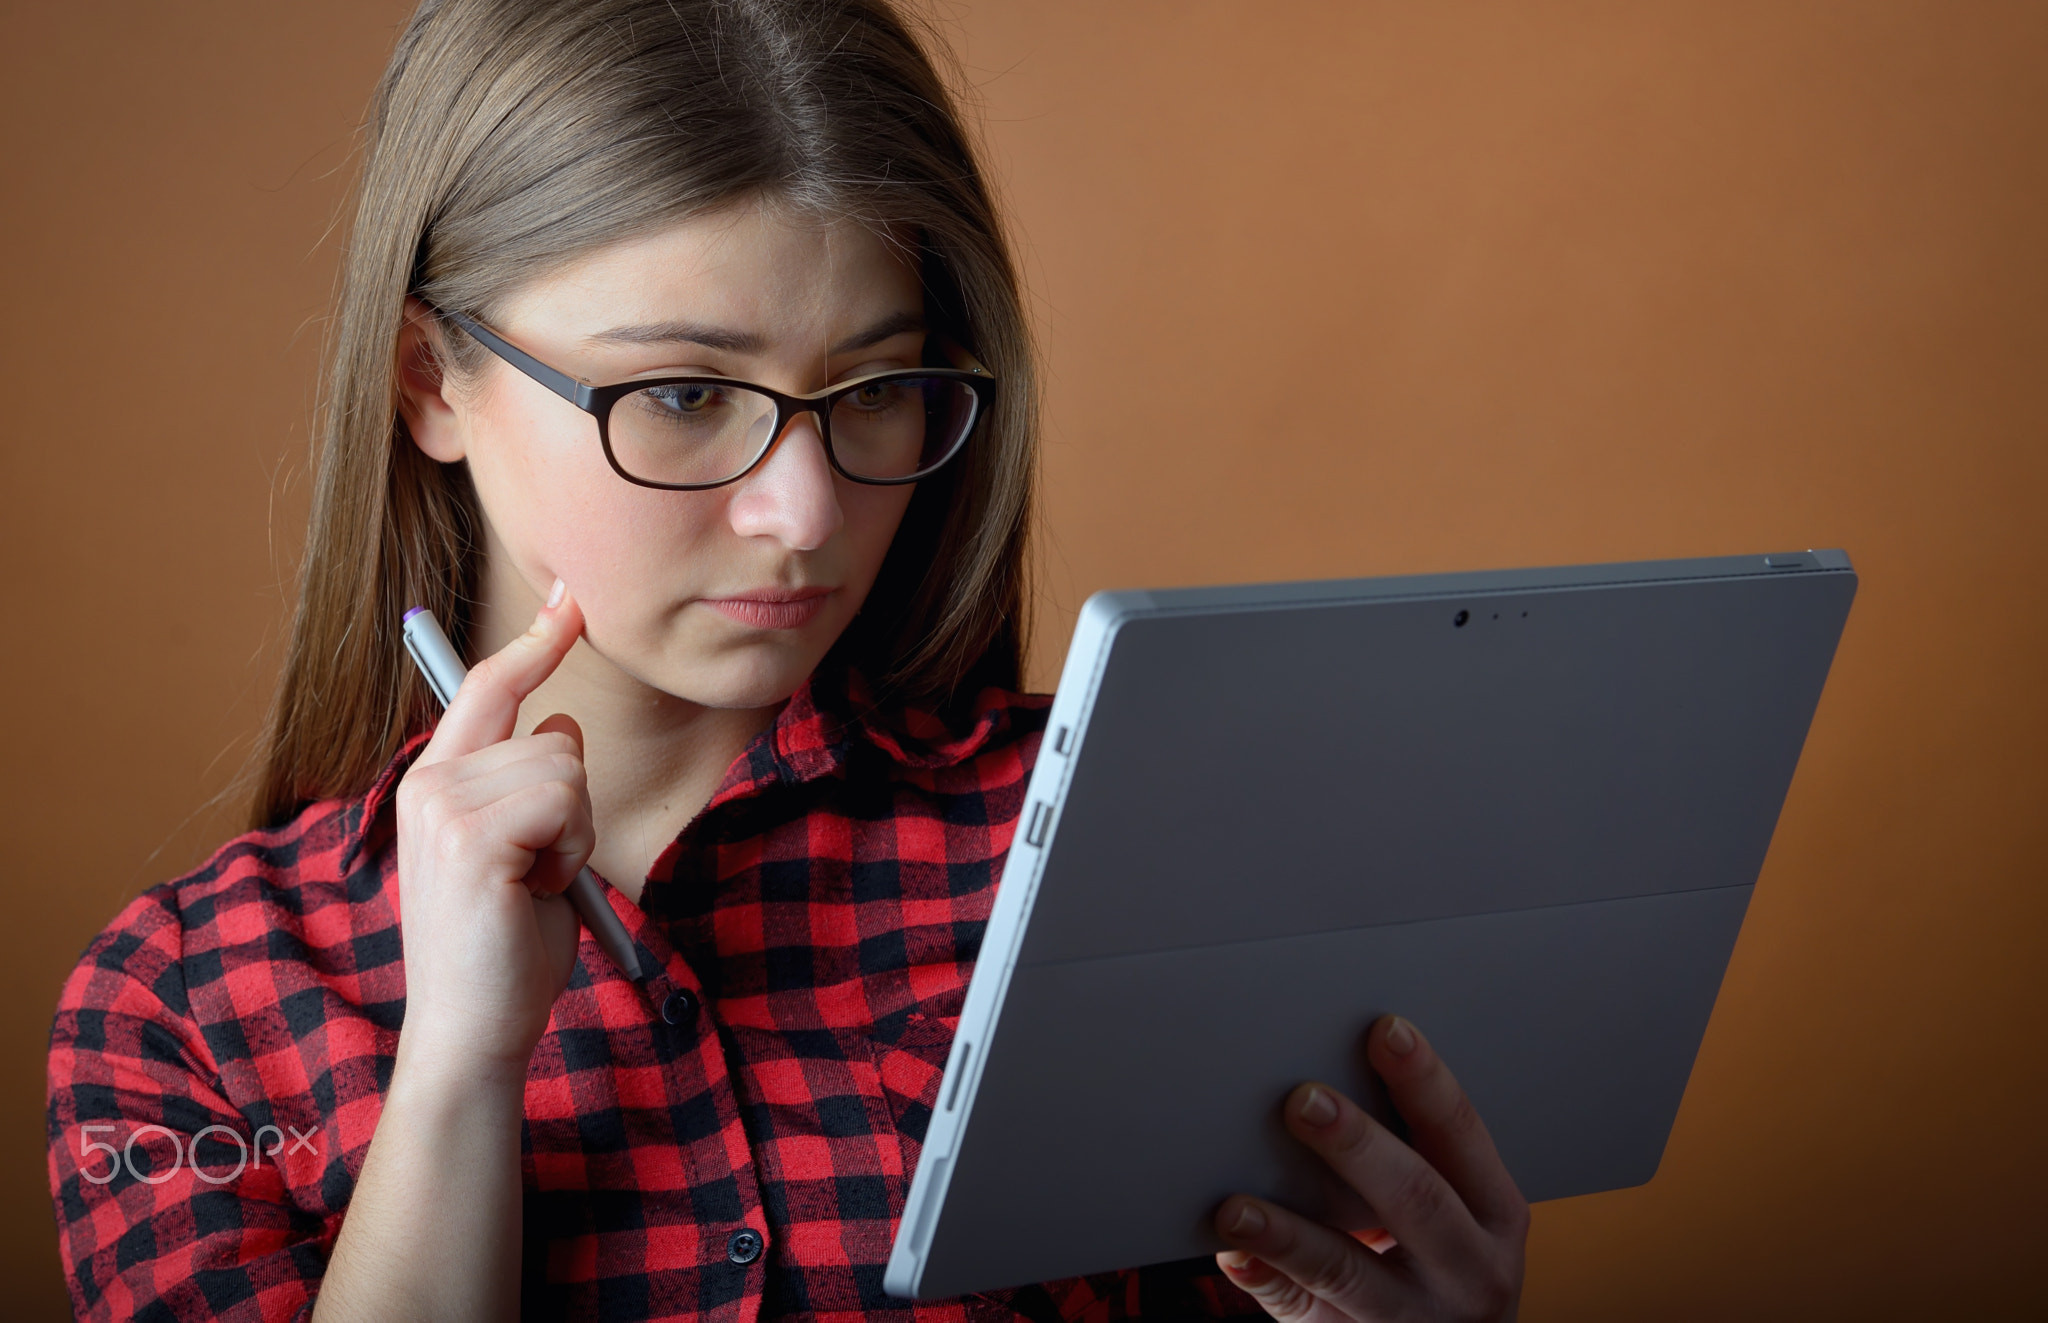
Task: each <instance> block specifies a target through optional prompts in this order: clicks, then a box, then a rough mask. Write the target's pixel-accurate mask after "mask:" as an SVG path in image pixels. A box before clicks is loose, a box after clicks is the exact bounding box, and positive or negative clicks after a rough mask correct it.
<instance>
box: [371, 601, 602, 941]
mask: <svg viewBox="0 0 2048 1323" xmlns="http://www.w3.org/2000/svg"><path fill="white" fill-rule="evenodd" d="M405 650H406V651H407V652H409V653H411V654H412V659H413V661H414V662H415V663H417V664H418V666H419V668H420V674H421V675H424V676H426V677H427V688H429V689H431V690H433V691H434V697H436V698H438V699H440V700H441V706H442V707H444V708H445V707H447V706H448V705H449V704H450V703H452V702H454V701H455V691H456V690H458V689H460V688H462V680H463V677H464V676H466V675H468V674H469V669H468V668H467V667H465V666H464V665H463V664H462V658H461V657H459V656H457V655H456V653H455V647H454V645H453V644H451V643H449V642H448V636H447V635H446V634H444V633H442V632H441V622H440V621H438V620H436V619H434V613H433V612H432V611H429V610H427V608H425V607H423V606H416V607H414V608H413V609H412V610H410V611H408V612H406V613H405ZM569 903H570V904H571V905H573V906H575V908H576V914H577V916H578V917H579V918H581V919H582V920H583V926H584V927H586V928H588V929H590V935H591V937H592V938H593V939H595V940H596V942H597V944H598V945H599V946H601V947H603V948H604V953H605V954H606V955H608V956H610V957H611V958H612V963H613V964H615V965H617V966H618V967H619V970H620V972H621V973H623V974H624V975H625V976H626V977H627V978H630V979H637V978H639V977H640V956H639V954H638V951H637V949H636V948H635V946H634V945H633V939H632V937H631V936H630V935H628V934H627V932H626V925H625V924H623V923H620V922H619V916H618V913H617V912H616V911H614V910H613V909H612V907H611V906H610V905H609V904H608V903H607V902H606V901H605V898H604V893H603V892H602V891H600V890H598V886H597V877H596V875H594V874H593V873H592V872H591V871H590V870H589V869H588V868H582V869H578V870H577V872H576V879H575V881H573V882H571V883H570V884H569Z"/></svg>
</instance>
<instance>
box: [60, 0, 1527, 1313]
mask: <svg viewBox="0 0 2048 1323" xmlns="http://www.w3.org/2000/svg"><path fill="white" fill-rule="evenodd" d="M579 385H582V386H588V387H593V388H595V389H590V390H579V388H578V387H579ZM326 388H327V405H326V409H325V413H324V421H323V443H322V448H321V454H320V467H319V479H318V483H317V486H316V491H315V497H314V511H313V518H312V527H311V532H310V537H309V542H308V547H307V553H306V560H305V569H304V576H303V583H302V587H301V593H300V601H299V608H298V615H297V619H296V623H295V627H294V633H293V644H292V649H291V653H290V657H289V660H288V662H287V666H286V671H285V675H284V678H283V682H282V685H281V689H280V693H279V697H278V700H277V704H276V708H275V711H274V714H273V716H272V719H271V722H270V727H269V731H268V739H267V742H266V745H265V762H264V764H263V769H262V780H261V785H260V790H259V793H258V795H257V804H256V812H255V818H256V822H255V827H254V830H252V831H250V832H249V833H248V834H246V835H244V836H242V837H239V838H237V839H236V840H235V841H233V842H230V843H229V844H228V845H227V846H226V847H225V848H223V849H222V850H221V851H220V852H219V853H218V854H216V855H215V856H214V857H213V858H212V859H211V860H209V861H208V862H207V863H206V864H205V865H204V866H203V867H201V868H200V869H199V870H198V871H196V872H195V873H193V874H191V875H189V876H187V877H185V878H182V879H179V880H178V881H176V882H172V883H169V884H167V885H165V886H161V887H158V888H156V889H154V890H152V891H150V892H148V893H147V894H145V895H144V896H142V897H141V898H139V899H138V900H136V901H135V902H134V903H133V904H132V905H130V906H129V907H128V908H127V910H125V911H124V912H123V913H122V914H121V916H120V917H119V918H117V919H116V920H115V921H114V923H113V924H112V926H110V927H109V928H108V929H107V931H106V932H105V933H104V934H102V935H101V937H100V938H99V939H98V940H97V941H96V942H95V943H94V944H93V946H92V947H91V948H90V949H89V950H88V951H87V953H86V955H85V957H84V959H83V961H82V962H81V963H80V965H79V967H78V970H77V972H76V973H75V974H74V975H73V977H72V979H71V980H70V982H69V983H68V985H67V986H66V988H65V991H64V996H63V1001H62V1004H61V1006H60V1008H59V1012H58V1017H57V1022H56V1029H55V1035H54V1040H53V1045H52V1051H51V1064H50V1142H51V1148H50V1162H51V1179H52V1183H53V1189H54V1192H55V1196H56V1200H57V1211H58V1218H59V1222H60V1224H61V1227H62V1232H63V1247H64V1257H65V1263H66V1267H67V1269H68V1271H69V1273H70V1275H71V1288H72V1295H73V1301H74V1304H75V1306H76V1309H77V1312H78V1315H79V1317H81V1318H87V1319H108V1318H152V1319H155V1318H164V1319H198V1318H209V1319H210V1318H220V1319H243V1318H247V1319H258V1318H261V1319H285V1318H302V1317H307V1316H311V1317H315V1318H318V1319H321V1320H345V1319H362V1320H389V1319H401V1318H431V1319H468V1318H496V1317H510V1316H512V1315H513V1314H515V1313H517V1312H523V1313H524V1314H526V1315H527V1316H529V1317H574V1318H621V1319H627V1318H634V1319H637V1318H699V1317H702V1318H723V1319H752V1318H756V1317H775V1318H782V1317H807V1318H821V1319H877V1318H885V1317H887V1318H907V1317H913V1316H914V1317H919V1318H935V1319H937V1318H995V1319H1051V1318H1080V1317H1087V1318H1111V1317H1125V1316H1134V1315H1143V1316H1147V1317H1154V1318H1186V1317H1198V1316H1215V1315H1228V1314H1233V1313H1256V1312H1258V1310H1259V1309H1260V1308H1261V1307H1263V1308H1264V1309H1265V1310H1267V1311H1269V1312H1271V1313H1272V1314H1274V1315H1276V1316H1278V1317H1282V1318H1311V1319H1317V1320H1337V1319H1365V1318H1375V1319H1378V1318H1388V1319H1391V1318H1408V1317H1428V1318H1433V1319H1444V1318H1461V1319H1464V1318H1470V1319H1477V1318H1504V1317H1508V1316H1511V1315H1512V1313H1513V1309H1514V1300H1515V1296H1516V1293H1517V1290H1518V1287H1519V1281H1520V1275H1521V1255H1522V1241H1523V1237H1524V1234H1525V1228H1526V1224H1527V1213H1526V1209H1525V1207H1524V1205H1523V1203H1522V1201H1521V1199H1520V1196H1519V1195H1518V1194H1517V1193H1516V1191H1515V1188H1514V1185H1513V1183H1512V1182H1511V1181H1510V1180H1509V1178H1508V1176H1507V1175H1506V1173H1505V1171H1504V1169H1503V1168H1502V1167H1501V1165H1500V1163H1499V1161H1498V1159H1497V1158H1496V1157H1495V1156H1494V1153H1493V1149H1492V1147H1491V1144H1490V1142H1489V1141H1488V1140H1487V1138H1486V1135H1485V1131H1484V1130H1483V1128H1482V1127H1481V1126H1480V1124H1479V1122H1478V1121H1477V1120H1476V1118H1474V1116H1473V1115H1472V1112H1471V1109H1470V1107H1469V1105H1467V1104H1466V1103H1465V1101H1464V1098H1463V1095H1462V1094H1461V1093H1460V1092H1459V1090H1458V1088H1457V1085H1456V1084H1455V1083H1454V1082H1453V1081H1452V1079H1451V1077H1450V1075H1449V1074H1448V1073H1446V1071H1445V1069H1444V1067H1443V1066H1442V1065H1441V1064H1440V1063H1439V1062H1438V1061H1437V1059H1436V1058H1435V1057H1434V1056H1433V1055H1432V1053H1431V1052H1430V1049H1429V1048H1428V1046H1427V1045H1426V1043H1424V1042H1423V1040H1422V1039H1421V1037H1420V1036H1419V1035H1418V1034H1417V1033H1416V1032H1415V1031H1414V1030H1413V1029H1412V1028H1411V1027H1410V1026H1408V1025H1406V1024H1405V1023H1403V1022H1400V1021H1387V1022H1383V1023H1381V1024H1380V1025H1378V1026H1376V1027H1375V1028H1374V1031H1373V1034H1372V1038H1371V1042H1370V1051H1371V1054H1372V1060H1373V1062H1374V1064H1375V1065H1376V1067H1377V1068H1378V1069H1379V1071H1380V1072H1381V1073H1382V1074H1383V1075H1384V1076H1385V1077H1386V1079H1387V1081H1388V1084H1389V1086H1390V1089H1391V1091H1392V1094H1393V1096H1394V1098H1395V1099H1396V1101H1397V1103H1398V1105H1399V1106H1400V1107H1401V1109H1402V1111H1403V1113H1404V1115H1405V1117H1406V1118H1407V1119H1408V1121H1409V1122H1410V1125H1411V1128H1412V1138H1413V1146H1412V1147H1411V1146H1410V1145H1409V1144H1404V1143H1403V1142H1401V1141H1400V1140H1398V1139H1396V1138H1394V1137H1393V1136H1392V1135H1390V1134H1389V1133H1388V1132H1386V1131H1385V1130H1383V1129H1381V1128H1380V1127H1379V1126H1377V1125H1376V1124H1375V1123H1373V1122H1372V1121H1371V1120H1370V1119H1369V1118H1367V1117H1366V1116H1365V1115H1364V1114H1363V1113H1362V1112H1361V1111H1359V1110H1358V1109H1357V1108H1356V1107H1354V1106H1353V1105H1352V1104H1351V1103H1350V1102H1349V1101H1348V1100H1346V1099H1344V1098H1343V1097H1341V1096H1339V1095H1337V1094H1336V1093H1334V1092H1333V1091H1331V1090H1329V1089H1327V1088H1323V1087H1318V1086H1314V1085H1304V1086H1303V1087H1302V1088H1301V1089H1300V1090H1297V1092H1296V1094H1295V1095H1294V1096H1292V1097H1291V1098H1289V1099H1288V1100H1287V1102H1286V1116H1287V1118H1288V1121H1289V1124H1290V1125H1291V1126H1292V1128H1293V1129H1294V1131H1295V1133H1296V1134H1297V1135H1298V1136H1299V1137H1300V1138H1301V1139H1302V1141H1303V1142H1305V1143H1307V1144H1309V1145H1311V1146H1312V1147H1313V1148H1315V1149H1316V1150H1317V1151H1318V1152H1320V1153H1322V1154H1323V1155H1324V1156H1325V1157H1326V1158H1327V1159H1328V1160H1329V1161H1330V1162H1331V1163H1332V1165H1333V1166H1334V1167H1335V1168H1336V1169H1337V1170H1338V1171H1339V1172H1340V1173H1341V1174H1342V1175H1344V1176H1345V1177H1346V1178H1347V1179H1349V1180H1350V1181H1351V1182H1352V1183H1353V1184H1355V1185H1356V1186H1357V1187H1358V1188H1359V1189H1360V1190H1361V1191H1363V1192H1364V1193H1365V1194H1366V1195H1367V1197H1368V1198H1370V1199H1371V1201H1372V1202H1373V1204H1374V1205H1375V1206H1376V1207H1378V1208H1379V1209H1381V1210H1382V1211H1383V1212H1384V1214H1385V1215H1386V1216H1387V1218H1388V1219H1389V1221H1390V1224H1391V1228H1390V1229H1391V1231H1392V1233H1393V1236H1394V1238H1396V1239H1397V1240H1398V1242H1399V1248H1397V1249H1394V1250H1392V1251H1391V1252H1389V1253H1386V1254H1385V1255H1384V1257H1383V1256H1381V1255H1380V1254H1378V1253H1375V1252H1374V1250H1371V1249H1368V1248H1366V1247H1364V1246H1363V1245H1361V1244H1360V1243H1359V1241H1357V1240H1356V1239H1353V1238H1352V1237H1349V1236H1346V1235H1344V1234H1342V1233H1340V1232H1337V1231H1334V1230H1332V1229H1330V1228H1327V1227H1322V1226H1318V1225H1315V1224H1313V1223H1310V1222H1307V1221H1304V1220H1303V1219H1301V1218H1299V1217H1297V1216H1295V1215H1294V1214H1292V1213H1290V1212H1288V1211H1286V1210H1284V1209H1281V1208H1278V1207H1276V1206H1272V1205H1269V1204H1265V1203H1262V1202H1260V1201H1258V1200H1254V1199H1249V1198H1242V1197H1239V1198H1233V1199H1231V1200H1228V1201H1226V1202H1225V1203H1224V1204H1223V1206H1222V1207H1220V1208H1219V1209H1218V1210H1217V1214H1216V1224H1217V1229H1218V1232H1219V1234H1220V1235H1221V1236H1222V1237H1223V1238H1224V1239H1225V1240H1226V1242H1227V1243H1229V1244H1230V1245H1232V1246H1235V1247H1236V1248H1235V1249H1233V1250H1231V1251H1228V1252H1226V1253H1224V1254H1221V1255H1219V1256H1218V1258H1217V1260H1216V1261H1214V1262H1211V1261H1208V1260H1201V1261H1196V1262H1192V1263H1187V1264H1178V1265H1169V1266H1165V1267H1157V1268H1149V1269H1143V1270H1138V1271H1133V1272H1128V1273H1122V1274H1108V1275H1104V1276H1101V1277H1095V1278H1088V1279H1083V1280H1079V1281H1073V1282H1066V1283H1056V1284H1048V1285H1045V1286H1040V1287H1034V1288H1029V1289H1025V1290H1017V1291H1007V1292H1001V1293H997V1294H994V1295H990V1296H986V1297H976V1298H973V1299H969V1300H964V1301H950V1302H942V1303H933V1304H920V1305H912V1304H911V1303H909V1302H905V1301H899V1300H894V1299H891V1298H889V1297H887V1296H885V1295H884V1294H883V1293H882V1291H881V1277H882V1266H883V1264H884V1262H885V1261H886V1259H887V1257H888V1253H889V1247H890V1243H891V1240H892V1237H893V1235H894V1231H895V1225H896V1219H897V1217H898V1216H899V1214H900V1213H901V1210H902V1204H903V1198H904V1194H905V1190H906V1187H907V1181H908V1177H909V1175H910V1173H911V1172H912V1170H913V1169H914V1166H915V1163H916V1160H917V1153H918V1144H919V1140H920V1138H921V1136H922V1134H923V1132H924V1125H925V1121H926V1119H927V1118H928V1117H929V1114H930V1108H931V1106H932V1101H933V1098H934V1096H935V1092H936V1088H937V1084H938V1077H939V1073H940V1071H941V1069H942V1067H943V1063H944V1060H945V1055H946V1051H947V1047H948V1045H949V1042H950V1038H951V1034H952V1030H953V1026H954V1024H955V1023H956V1020H957V1016H958V1014H959V1010H960V1006H961V1002H962V999H963V995H964V992H965V988H966V984H967V981H968V977H969V975H970V973H971V971H972V968H973V963H974V958H975V952H976V947H977V943H978V941H979V938H980V934H981V931H982V926H983V924H984V922H985V920H986V918H987V915H988V913H989V909H990V905H991V902H992V899H993V896H994V892H995V888H996V885H997V883H998V880H999V878H1000V875H1001V871H1002V863H1003V858H1004V853H1005V850H1006V848H1007V846H1008V843H1009V841H1010V838H1011V834H1012V831H1013V829H1014V827H1015V824H1016V818H1017V814H1018V810H1019V808H1020V805H1021V799H1022V793H1023V789H1024V784H1025V780H1026V778H1027V776H1028V775H1029V772H1030V769H1031V765H1032V760H1033V758H1034V756H1035V754H1036V752H1037V749H1038V744H1039V737H1040V727H1041V722H1042V718H1043V714H1044V707H1045V704H1044V701H1043V700H1041V699H1035V698H1030V697H1025V696H1022V695H1019V694H1017V693H1015V692H1013V691H1014V690H1015V688H1016V687H1017V683H1018V674H1019V670H1018V667H1019V651H1020V647H1021V645H1022V639H1023V633H1024V630H1023V618H1024V608H1025V603H1026V593H1025V587H1024V567H1025V557H1024V545H1025V534H1026V531H1027V528H1028V525H1029V519H1030V513H1031V502H1030V493H1031V486H1032V473H1033V427H1034V414H1033V394H1032V392H1033V367H1032V362H1031V358H1030V352H1029V347H1028V341H1027V336H1026V332H1025V325H1024V320H1023V316H1022V313H1021V310H1020V307H1019V299H1018V294H1017V286H1016V280H1015V276H1014V273H1013V270H1012V267H1011V264H1010V261H1009V258H1008V255H1007V253H1006V250H1005V247H1004V243H1003V240H1002V237H1001V229H1000V226H999V223H998V220H997V216H996V212H995V209H994V207H993V205H992V203H991V201H990V197H989V193H988V190H987V187H986V185H985V183H984V181H983V178H982V175H981V174H980V172H979V170H978V168H977V166H976V164H975V161H974V158H973V155H972V153H971V151H970V149H969V146H968V143H967V140H966V137H965V135H964V134H963V132H962V130H961V127H960V124H959V122H958V119H957V116H956V114H955V112H954V110H953V109H952V106H951V102H950V100H949V98H948V96H947V93H946V90H945V87H944V85H943V83H942V82H941V80H940V79H939V78H938V77H937V76H936V75H935V73H934V71H933V68H932V66H931V64H930V62H929V60H928V58H927V56H926V54H925V53H924V51H923V50H922V49H921V47H920V44H919V42H918V41H917V40H916V38H915V36H914V34H913V32H912V30H911V29H910V28H909V27H908V26H907V25H906V23H905V21H904V19H903V18H902V17H901V16H899V15H897V14H895V13H893V12H892V11H891V10H890V9H889V8H887V7H886V5H885V4H884V2H883V0H803V2H801V3H799V2H797V0H700V2H699V3H685V2H684V0H428V3H426V4H424V5H423V6H422V8H421V9H420V11H419V12H418V13H417V14H416V15H415V16H414V18H413V20H412V22H411V24H410V25H409V26H408V27H407V29H406V31H405V33H404V36H403V37H402V39H401V40H400V43H399V46H398V49H397V52H396V54H395V55H394V57H393V59H392V62H391V66H390V69H389V71H388V72H387V74H386V76H385V78H384V81H383V83H382V86H381V88H380V90H379V93H378V97H377V102H376V108H375V119H374V125H373V133H372V137H371V140H370V143H369V152H368V157H367V163H366V168H365V174H364V178H363V182H362V185H361V198H360V209H359V211H358V213H357V217H356V222H355V229H354V232H353V242H352V244H351V247H350V251H349V255H348V259H347V265H346V269H345V274H344V278H343V282H342V287H341V291H340V299H339V313H338V318H337V321H336V324H335V327H334V331H333V340H332V359H331V368H330V373H329V376H328V380H327V383H326ZM414 605H425V606H428V607H431V608H432V609H433V610H434V611H435V612H436V613H437V614H438V616H439V618H440V619H441V620H442V621H444V622H446V623H447V625H448V626H449V627H450V632H451V633H452V635H453V636H454V639H455V641H456V643H457V646H458V647H459V648H461V649H462V650H463V651H464V652H465V654H466V656H467V657H468V658H469V660H470V661H471V662H472V663H473V664H474V670H473V671H472V672H471V674H470V676H469V678H468V680H467V681H466V682H465V683H464V684H463V686H462V688H461V691H460V694H459V695H458V697H457V698H456V699H455V701H454V703H453V705H452V706H451V707H450V708H449V710H448V711H447V713H446V715H445V716H439V715H438V714H437V712H436V708H435V705H434V702H433V699H432V698H431V696H430V694H429V691H428V690H427V689H426V687H425V686H424V685H423V684H422V682H421V681H420V679H419V678H418V677H417V676H416V675H415V674H414V673H413V670H412V666H411V663H410V662H409V661H408V659H407V657H406V654H405V652H404V649H403V648H402V646H401V645H400V642H399V627H400V620H401V617H402V616H403V614H404V613H405V612H406V610H407V609H408V608H409V607H411V606H414ZM585 864H588V865H589V867H590V868H591V869H592V870H593V871H594V872H595V873H596V874H597V875H598V876H599V878H600V879H601V881H600V886H601V888H602V892H603V897H604V901H605V903H606V904H607V905H609V906H610V908H611V909H612V911H613V912H614V913H615V914H616V915H617V917H618V918H619V920H620V921H621V922H622V923H623V924H624V926H625V928H626V930H627V932H628V933H629V934H630V937H631V939H632V941H633V944H634V948H635V952H634V958H635V962H636V963H637V964H638V965H639V966H640V969H639V975H640V976H639V977H638V978H637V979H635V978H629V977H627V975H626V973H625V972H623V971H622V970H621V969H620V968H619V967H618V965H616V964H615V963H614V962H613V960H612V959H611V958H610V957H608V956H607V955H606V954H605V953H604V951H603V949H602V948H601V947H600V945H599V944H597V943H596V942H595V941H594V940H593V939H591V938H590V937H588V936H587V935H586V934H585V932H584V929H583V926H582V924H581V923H580V922H579V920H578V916H577V914H576V912H575V911H574V909H572V908H571V906H570V905H569V904H568V903H567V902H566V901H565V899H564V895H563V893H564V889H565V887H566V886H567V885H568V883H569V882H570V880H571V879H572V878H573V877H574V876H575V875H576V873H577V871H578V869H579V868H581V867H583V866H584V865H585ZM1074 1197H1075V1198H1076V1199H1085V1198H1086V1197H1087V1192H1086V1191H1084V1190H1077V1191H1075V1195H1074ZM1380 1248H1381V1249H1385V1248H1386V1247H1385V1245H1384V1244H1381V1246H1380Z"/></svg>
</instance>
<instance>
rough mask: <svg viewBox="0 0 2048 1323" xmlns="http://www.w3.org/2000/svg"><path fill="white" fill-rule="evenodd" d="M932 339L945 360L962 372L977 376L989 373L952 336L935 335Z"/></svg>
mask: <svg viewBox="0 0 2048 1323" xmlns="http://www.w3.org/2000/svg"><path fill="white" fill-rule="evenodd" d="M932 341H933V343H934V344H935V345H936V346H937V347H938V351H939V353H940V354H942V355H944V356H945V359H946V361H947V362H948V363H950V364H952V365H953V366H954V367H956V368H959V369H960V370H961V371H962V372H972V373H973V374H974V375H975V376H977V377H986V376H988V375H989V371H988V369H987V368H985V367H983V366H982V365H981V360H980V359H978V358H976V357H975V356H974V355H972V354H970V353H968V352H967V350H966V349H964V348H962V347H961V345H960V342H959V341H957V340H955V339H954V338H953V337H952V336H950V335H935V336H933V337H932ZM991 379H992V378H991Z"/></svg>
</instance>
